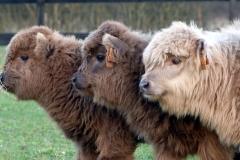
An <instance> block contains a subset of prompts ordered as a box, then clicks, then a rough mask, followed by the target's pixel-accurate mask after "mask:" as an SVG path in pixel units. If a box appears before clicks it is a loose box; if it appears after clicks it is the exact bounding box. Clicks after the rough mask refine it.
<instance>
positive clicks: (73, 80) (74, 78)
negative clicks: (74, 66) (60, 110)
mask: <svg viewBox="0 0 240 160" xmlns="http://www.w3.org/2000/svg"><path fill="white" fill-rule="evenodd" d="M76 81H77V76H75V75H74V76H73V77H72V84H73V85H75V83H76Z"/></svg>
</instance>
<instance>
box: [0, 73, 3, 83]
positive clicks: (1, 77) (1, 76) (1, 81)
mask: <svg viewBox="0 0 240 160" xmlns="http://www.w3.org/2000/svg"><path fill="white" fill-rule="evenodd" d="M3 80H4V74H3V73H2V74H1V75H0V85H1V84H2V83H3Z"/></svg>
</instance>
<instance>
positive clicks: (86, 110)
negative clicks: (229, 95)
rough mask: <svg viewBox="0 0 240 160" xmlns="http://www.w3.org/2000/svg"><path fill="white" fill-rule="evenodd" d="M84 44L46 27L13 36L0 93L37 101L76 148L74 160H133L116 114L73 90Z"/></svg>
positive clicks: (125, 127) (130, 142)
mask: <svg viewBox="0 0 240 160" xmlns="http://www.w3.org/2000/svg"><path fill="white" fill-rule="evenodd" d="M81 45H82V41H78V40H76V39H75V38H74V37H64V36H62V35H60V34H59V33H58V32H53V31H52V30H50V29H49V28H47V27H37V26H35V27H32V28H29V29H26V30H22V31H20V32H19V33H17V34H16V35H15V36H14V37H13V39H12V40H11V42H10V44H9V45H8V49H7V57H6V61H5V65H4V72H3V74H1V81H2V82H1V83H3V87H4V88H5V89H6V90H7V91H9V92H11V93H13V94H15V95H16V96H17V98H18V99H21V100H30V99H32V100H35V101H36V102H38V103H39V104H40V105H41V106H42V107H43V108H44V109H45V110H46V112H47V113H48V114H49V115H50V117H51V118H52V119H53V120H54V121H55V122H56V123H57V125H58V126H59V128H60V129H61V130H62V131H63V133H64V134H65V135H66V137H67V138H69V139H71V140H72V141H73V142H74V143H75V144H76V146H77V148H78V155H77V159H78V160H132V159H133V153H134V151H135V149H136V141H135V136H134V135H133V134H132V133H131V132H130V131H129V126H128V125H127V124H126V123H125V120H124V119H123V118H122V117H121V116H120V115H119V114H118V113H117V112H116V111H114V110H113V111H110V110H108V109H106V108H104V107H100V106H97V105H95V104H94V103H92V102H91V100H89V99H87V98H82V97H80V96H79V95H78V93H77V92H76V91H75V90H74V88H73V86H72V84H71V77H72V75H73V74H74V72H76V71H77V69H78V67H79V65H80V64H81V56H80V47H81Z"/></svg>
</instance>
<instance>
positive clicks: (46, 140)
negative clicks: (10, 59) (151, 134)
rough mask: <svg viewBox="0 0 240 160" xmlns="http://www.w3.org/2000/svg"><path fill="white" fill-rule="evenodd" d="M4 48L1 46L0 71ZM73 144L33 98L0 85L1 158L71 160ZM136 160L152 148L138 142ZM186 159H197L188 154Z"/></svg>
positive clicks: (148, 154) (150, 154) (144, 159)
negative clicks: (20, 97)
mask: <svg viewBox="0 0 240 160" xmlns="http://www.w3.org/2000/svg"><path fill="white" fill-rule="evenodd" d="M4 58H5V47H0V71H1V70H2V66H3V61H4ZM75 151H76V150H75V147H74V145H73V144H72V142H71V141H70V140H67V139H66V138H65V137H64V136H63V134H62V133H61V131H60V130H59V129H58V128H57V126H56V125H55V123H54V122H53V121H51V119H50V118H49V117H48V115H47V114H46V113H45V112H44V110H43V109H42V108H41V107H40V106H38V104H36V103H35V102H33V101H27V102H22V101H20V102H17V101H16V99H15V97H14V96H13V95H11V94H8V93H6V92H5V91H3V90H2V89H1V88H0V160H74V158H75ZM135 157H136V160H152V159H153V158H152V157H153V151H152V147H151V146H150V145H147V144H141V145H140V146H139V147H138V148H137V150H136V152H135ZM188 160H198V158H197V157H194V156H189V157H188Z"/></svg>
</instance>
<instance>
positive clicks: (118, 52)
mask: <svg viewBox="0 0 240 160" xmlns="http://www.w3.org/2000/svg"><path fill="white" fill-rule="evenodd" d="M102 42H103V45H104V46H105V47H106V49H107V56H106V57H107V58H106V63H107V62H110V63H112V62H115V63H121V62H125V61H126V60H127V52H128V51H129V49H130V48H129V46H128V45H127V44H126V43H125V42H123V41H122V40H120V39H118V38H116V37H114V36H112V35H110V34H105V35H104V36H103V39H102ZM107 66H108V63H107ZM110 67H111V64H110Z"/></svg>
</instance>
